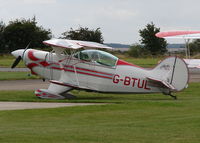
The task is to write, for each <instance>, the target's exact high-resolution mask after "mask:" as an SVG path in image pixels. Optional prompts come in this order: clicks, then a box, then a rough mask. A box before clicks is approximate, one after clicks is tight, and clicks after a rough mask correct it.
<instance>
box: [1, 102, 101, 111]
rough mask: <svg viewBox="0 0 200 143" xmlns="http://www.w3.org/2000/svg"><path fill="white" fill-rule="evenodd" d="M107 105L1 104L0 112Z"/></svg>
mask: <svg viewBox="0 0 200 143" xmlns="http://www.w3.org/2000/svg"><path fill="white" fill-rule="evenodd" d="M89 105H105V104H104V103H44V102H43V103H40V102H0V110H24V109H42V108H58V107H72V106H89Z"/></svg>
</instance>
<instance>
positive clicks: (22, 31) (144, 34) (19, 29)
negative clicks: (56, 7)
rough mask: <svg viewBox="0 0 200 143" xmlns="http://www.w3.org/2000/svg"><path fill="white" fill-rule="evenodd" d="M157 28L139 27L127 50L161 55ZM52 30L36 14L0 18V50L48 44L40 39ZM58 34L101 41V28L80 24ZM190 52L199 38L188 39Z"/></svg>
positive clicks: (161, 42) (194, 50)
mask: <svg viewBox="0 0 200 143" xmlns="http://www.w3.org/2000/svg"><path fill="white" fill-rule="evenodd" d="M157 32H160V28H157V27H156V26H155V25H154V24H153V22H151V23H149V24H147V25H146V26H145V28H143V29H140V30H139V34H140V37H141V40H140V41H139V44H133V45H131V46H130V49H129V51H128V54H129V55H130V56H133V57H141V56H146V55H147V56H149V55H153V56H154V55H163V54H165V53H166V52H167V48H166V47H167V42H166V40H165V39H163V38H158V37H156V36H155V34H156V33H157ZM52 37H53V34H52V32H51V30H50V29H45V28H44V27H42V26H38V24H37V22H36V18H35V17H33V18H32V19H16V20H14V21H10V22H9V23H8V24H7V25H6V24H5V23H4V22H3V21H1V22H0V39H1V42H0V53H1V54H4V53H11V52H12V51H14V50H16V49H24V48H25V47H26V46H27V45H28V44H29V43H30V48H47V46H46V45H44V44H43V43H42V41H44V40H48V39H51V38H52ZM59 38H63V39H71V40H83V41H93V42H98V43H103V42H104V39H103V34H102V32H101V29H100V28H97V29H89V28H87V27H79V28H78V29H73V28H70V30H66V31H65V32H63V33H62V34H61V36H60V37H59ZM189 47H190V49H191V54H195V53H197V52H200V48H199V47H200V42H199V40H195V41H193V42H192V43H190V46H189Z"/></svg>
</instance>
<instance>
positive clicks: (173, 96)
mask: <svg viewBox="0 0 200 143" xmlns="http://www.w3.org/2000/svg"><path fill="white" fill-rule="evenodd" d="M169 96H171V97H172V98H174V99H175V100H176V99H177V97H176V96H175V95H172V94H171V93H170V94H169Z"/></svg>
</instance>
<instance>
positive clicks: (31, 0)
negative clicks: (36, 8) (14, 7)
mask: <svg viewBox="0 0 200 143" xmlns="http://www.w3.org/2000/svg"><path fill="white" fill-rule="evenodd" d="M22 1H23V2H24V3H27V4H52V3H56V2H57V0H22Z"/></svg>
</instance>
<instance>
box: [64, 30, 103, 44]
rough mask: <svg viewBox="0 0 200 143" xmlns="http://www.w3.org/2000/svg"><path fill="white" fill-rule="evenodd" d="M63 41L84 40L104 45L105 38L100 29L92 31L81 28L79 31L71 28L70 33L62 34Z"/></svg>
mask: <svg viewBox="0 0 200 143" xmlns="http://www.w3.org/2000/svg"><path fill="white" fill-rule="evenodd" d="M62 35H63V37H61V38H63V39H71V40H82V41H92V42H97V43H103V36H102V32H101V31H100V28H97V29H96V30H91V29H89V28H86V27H85V28H83V27H79V28H78V29H77V30H74V29H73V28H70V31H66V32H64V33H62Z"/></svg>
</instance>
